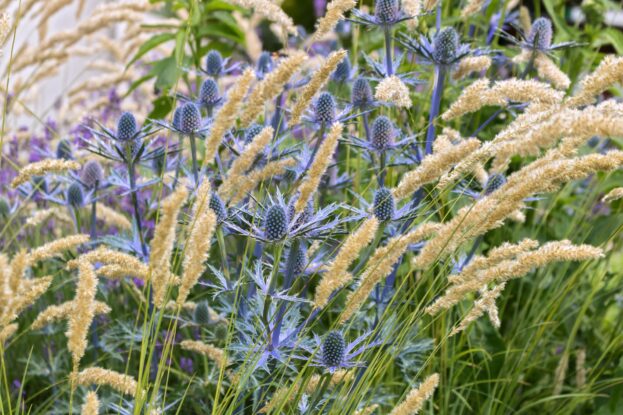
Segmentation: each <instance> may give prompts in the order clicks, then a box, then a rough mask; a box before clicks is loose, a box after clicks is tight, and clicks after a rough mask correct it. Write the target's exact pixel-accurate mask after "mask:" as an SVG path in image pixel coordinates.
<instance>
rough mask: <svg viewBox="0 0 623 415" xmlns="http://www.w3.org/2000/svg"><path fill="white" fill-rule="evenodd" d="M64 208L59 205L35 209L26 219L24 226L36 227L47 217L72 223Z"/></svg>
mask: <svg viewBox="0 0 623 415" xmlns="http://www.w3.org/2000/svg"><path fill="white" fill-rule="evenodd" d="M65 210H66V209H62V208H60V207H51V208H48V209H40V210H36V211H35V212H34V213H33V214H32V215H31V216H30V217H29V218H28V219H26V223H25V224H26V226H32V227H36V226H39V225H42V224H44V223H45V222H47V221H48V220H49V219H52V218H53V219H55V220H58V221H60V222H63V223H73V220H72V219H71V218H70V217H69V216H68V215H67V213H66V212H65Z"/></svg>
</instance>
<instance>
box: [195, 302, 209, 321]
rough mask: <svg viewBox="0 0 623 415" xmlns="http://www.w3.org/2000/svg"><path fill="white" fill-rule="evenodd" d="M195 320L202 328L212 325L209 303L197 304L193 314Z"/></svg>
mask: <svg viewBox="0 0 623 415" xmlns="http://www.w3.org/2000/svg"><path fill="white" fill-rule="evenodd" d="M193 320H194V321H195V323H197V324H199V325H201V326H205V325H208V324H210V308H209V307H208V302H207V301H201V302H200V303H198V304H197V307H195V312H194V313H193Z"/></svg>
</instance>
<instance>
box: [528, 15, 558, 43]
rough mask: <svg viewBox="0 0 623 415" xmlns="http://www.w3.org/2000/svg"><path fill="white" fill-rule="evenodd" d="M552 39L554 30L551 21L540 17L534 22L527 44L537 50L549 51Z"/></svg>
mask: <svg viewBox="0 0 623 415" xmlns="http://www.w3.org/2000/svg"><path fill="white" fill-rule="evenodd" d="M552 37H553V30H552V22H551V20H549V19H548V18H547V17H539V18H538V19H536V20H535V21H534V22H532V28H531V29H530V33H528V37H527V38H526V43H527V44H529V45H530V46H532V47H534V48H535V49H539V50H547V49H549V47H550V46H551V45H552Z"/></svg>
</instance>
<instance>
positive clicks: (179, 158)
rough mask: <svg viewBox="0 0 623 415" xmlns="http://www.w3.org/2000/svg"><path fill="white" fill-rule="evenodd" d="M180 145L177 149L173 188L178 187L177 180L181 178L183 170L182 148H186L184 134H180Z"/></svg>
mask: <svg viewBox="0 0 623 415" xmlns="http://www.w3.org/2000/svg"><path fill="white" fill-rule="evenodd" d="M179 143H180V144H179V146H178V149H177V160H176V163H175V178H174V179H173V186H172V187H173V190H175V188H176V187H177V182H178V181H179V178H180V170H182V150H183V148H184V136H182V135H181V134H180V137H179Z"/></svg>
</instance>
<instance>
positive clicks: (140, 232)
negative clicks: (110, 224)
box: [128, 161, 147, 258]
mask: <svg viewBox="0 0 623 415" xmlns="http://www.w3.org/2000/svg"><path fill="white" fill-rule="evenodd" d="M128 176H129V179H130V192H131V194H132V207H133V208H134V220H135V221H136V229H137V231H138V237H139V240H140V241H141V252H142V253H143V257H145V258H147V246H146V245H145V239H144V237H143V224H142V223H141V213H140V211H139V209H138V196H137V194H136V171H135V169H134V161H130V162H129V163H128Z"/></svg>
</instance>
